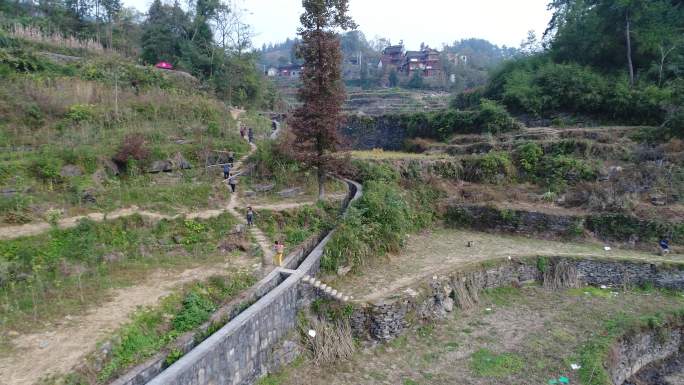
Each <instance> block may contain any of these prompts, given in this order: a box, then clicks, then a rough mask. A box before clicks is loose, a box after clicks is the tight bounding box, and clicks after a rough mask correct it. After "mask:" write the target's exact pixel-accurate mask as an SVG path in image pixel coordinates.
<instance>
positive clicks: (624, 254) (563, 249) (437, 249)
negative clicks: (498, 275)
mask: <svg viewBox="0 0 684 385" xmlns="http://www.w3.org/2000/svg"><path fill="white" fill-rule="evenodd" d="M468 241H472V242H473V247H467V245H466V244H467V243H468ZM537 255H549V256H550V255H553V256H564V255H567V256H580V257H581V256H586V257H596V256H600V257H610V258H630V259H643V260H649V261H678V262H684V255H670V256H668V257H667V258H663V257H659V256H657V255H655V254H653V253H646V252H640V251H635V250H618V249H613V250H610V251H606V250H604V249H603V245H601V244H592V243H572V242H559V241H545V240H540V239H534V238H526V237H520V236H511V235H502V234H488V233H479V232H473V231H464V230H452V229H436V230H434V231H431V232H426V233H424V234H420V235H411V236H410V237H409V238H408V239H407V240H406V248H405V250H403V251H402V252H401V253H400V254H399V255H391V256H388V257H386V258H379V259H378V260H375V261H373V262H371V263H370V264H369V265H368V266H366V268H365V269H364V271H363V274H361V275H355V276H349V277H344V278H341V279H338V281H339V282H335V283H333V286H335V287H336V288H337V289H339V290H342V291H344V292H348V293H351V295H353V296H354V297H356V298H357V299H362V300H366V301H372V300H375V299H379V298H385V297H387V296H388V295H391V294H392V293H396V292H397V291H400V290H402V289H404V288H406V287H408V286H410V285H412V284H413V283H414V282H417V281H419V280H421V279H424V278H425V277H430V276H432V275H435V274H437V273H438V272H440V271H442V270H445V269H453V268H454V267H458V266H459V265H464V266H465V265H468V264H470V263H474V262H480V261H484V260H488V259H495V258H506V257H507V256H511V257H528V256H537Z"/></svg>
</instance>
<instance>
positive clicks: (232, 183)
mask: <svg viewBox="0 0 684 385" xmlns="http://www.w3.org/2000/svg"><path fill="white" fill-rule="evenodd" d="M237 177H238V176H237V174H233V175H231V176H230V177H229V178H228V184H229V185H230V190H231V191H232V192H235V188H236V186H237Z"/></svg>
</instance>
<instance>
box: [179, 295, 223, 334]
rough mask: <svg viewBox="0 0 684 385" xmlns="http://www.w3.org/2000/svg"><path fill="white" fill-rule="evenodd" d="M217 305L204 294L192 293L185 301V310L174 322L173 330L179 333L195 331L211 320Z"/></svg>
mask: <svg viewBox="0 0 684 385" xmlns="http://www.w3.org/2000/svg"><path fill="white" fill-rule="evenodd" d="M214 310H216V305H215V304H214V303H213V302H212V301H211V299H210V298H208V297H207V296H206V295H203V293H197V292H191V293H190V294H188V295H187V296H186V297H185V299H183V308H182V309H181V311H180V313H178V314H176V317H175V318H174V319H173V321H172V325H173V328H174V329H175V330H176V331H178V332H181V333H183V332H186V331H189V330H192V329H194V328H195V327H197V326H199V325H200V324H202V323H203V322H205V321H206V320H208V319H209V316H210V315H211V313H212V312H214Z"/></svg>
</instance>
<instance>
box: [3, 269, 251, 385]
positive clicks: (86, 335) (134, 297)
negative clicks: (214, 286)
mask: <svg viewBox="0 0 684 385" xmlns="http://www.w3.org/2000/svg"><path fill="white" fill-rule="evenodd" d="M236 262H237V263H236ZM252 262H253V260H247V259H242V260H239V261H235V260H234V259H233V260H231V261H230V262H228V261H226V262H225V263H221V264H218V265H213V266H203V267H197V268H194V269H188V270H185V271H180V272H179V271H178V270H159V271H157V272H155V273H153V274H151V275H150V277H149V278H148V279H147V281H146V282H145V283H142V284H140V285H137V286H133V287H129V288H124V289H118V290H114V291H113V292H112V294H111V298H112V299H111V301H108V302H106V303H104V304H102V305H100V306H98V307H96V308H93V309H92V310H91V311H90V312H89V313H87V314H84V315H82V316H77V317H66V318H65V319H63V320H62V323H61V325H59V326H58V327H55V328H53V329H52V330H50V331H45V332H41V333H35V334H27V335H21V336H18V337H16V338H15V339H14V340H13V341H12V343H13V344H14V346H15V350H14V351H13V352H12V353H11V354H10V355H9V356H7V357H0V385H32V384H35V383H36V382H37V381H38V380H40V379H41V378H43V377H45V376H47V375H51V374H56V373H66V372H68V371H69V370H70V369H71V368H73V367H74V366H75V365H78V364H79V363H80V362H81V361H82V360H83V359H84V357H85V356H86V355H87V354H89V353H90V352H92V351H94V350H95V349H96V347H97V341H101V340H102V339H104V338H106V337H107V336H108V335H110V334H111V333H112V332H114V331H115V330H116V329H117V328H119V327H120V326H121V325H123V324H124V323H126V322H128V321H129V320H130V316H131V314H132V313H133V312H135V310H136V309H137V308H138V307H141V306H142V307H144V306H153V305H155V304H157V303H158V301H159V300H160V299H161V298H162V297H164V296H167V295H169V294H171V292H172V291H173V290H174V289H176V288H178V287H180V286H182V285H184V284H186V283H190V282H194V281H198V280H205V279H207V278H209V277H210V276H212V275H223V274H225V273H226V270H227V269H235V268H236V267H247V266H249V265H250V264H251V263H252Z"/></svg>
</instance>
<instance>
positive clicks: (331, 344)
mask: <svg viewBox="0 0 684 385" xmlns="http://www.w3.org/2000/svg"><path fill="white" fill-rule="evenodd" d="M309 329H311V330H314V331H315V332H316V335H315V337H312V336H310V335H309ZM300 332H301V334H302V342H303V344H304V347H305V348H306V350H307V351H308V352H309V354H310V357H311V359H312V361H313V362H315V363H316V364H318V365H321V364H330V363H334V362H338V361H340V360H345V359H348V358H349V357H351V356H352V354H354V338H353V337H352V331H351V326H350V325H349V322H348V321H344V320H337V321H333V322H328V321H321V320H319V319H317V318H314V319H312V320H310V321H309V325H308V326H305V327H304V326H303V327H300Z"/></svg>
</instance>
